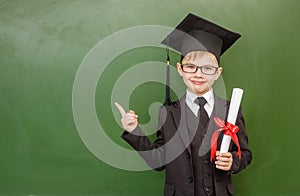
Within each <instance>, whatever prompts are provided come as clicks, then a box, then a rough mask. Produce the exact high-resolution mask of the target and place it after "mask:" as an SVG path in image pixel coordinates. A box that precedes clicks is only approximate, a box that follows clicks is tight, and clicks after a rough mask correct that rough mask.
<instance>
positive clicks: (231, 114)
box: [220, 88, 243, 153]
mask: <svg viewBox="0 0 300 196" xmlns="http://www.w3.org/2000/svg"><path fill="white" fill-rule="evenodd" d="M242 97H243V89H240V88H234V89H233V91H232V96H231V100H230V106H229V111H228V116H227V122H228V123H230V124H232V125H235V123H236V118H237V115H238V111H239V108H240V104H241V100H242ZM230 142H231V137H230V136H229V135H225V134H224V135H223V139H222V143H221V148H220V153H224V152H228V149H229V145H230Z"/></svg>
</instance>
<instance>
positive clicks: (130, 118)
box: [115, 102, 138, 132]
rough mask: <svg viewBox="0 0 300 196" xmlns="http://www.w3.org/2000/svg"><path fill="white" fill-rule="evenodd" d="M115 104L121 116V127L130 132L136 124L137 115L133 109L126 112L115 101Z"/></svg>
mask: <svg viewBox="0 0 300 196" xmlns="http://www.w3.org/2000/svg"><path fill="white" fill-rule="evenodd" d="M115 106H116V107H117V109H118V110H119V112H120V114H121V116H122V119H121V123H122V126H123V129H124V130H126V131H128V132H132V131H133V130H134V129H135V128H136V127H137V125H138V120H137V119H138V115H136V114H135V112H134V111H133V110H129V112H127V113H126V112H125V110H124V108H123V107H122V106H121V105H120V104H118V103H117V102H116V103H115Z"/></svg>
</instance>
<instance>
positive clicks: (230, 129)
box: [210, 117, 242, 161]
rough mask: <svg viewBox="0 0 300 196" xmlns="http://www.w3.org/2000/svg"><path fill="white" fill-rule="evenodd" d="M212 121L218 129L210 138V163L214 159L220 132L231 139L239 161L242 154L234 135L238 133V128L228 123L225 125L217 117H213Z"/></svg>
mask: <svg viewBox="0 0 300 196" xmlns="http://www.w3.org/2000/svg"><path fill="white" fill-rule="evenodd" d="M214 121H215V123H216V125H217V126H218V127H219V128H220V129H217V130H216V131H215V132H214V133H213V135H212V138H211V151H210V160H211V161H212V160H213V159H214V158H215V155H216V150H217V141H218V137H219V134H220V132H221V131H223V132H224V134H225V135H228V136H230V137H231V139H232V141H233V142H234V143H235V145H236V146H237V147H238V152H237V154H236V155H237V156H238V157H239V159H241V156H242V152H241V148H240V144H239V139H238V137H237V135H236V133H237V132H238V131H239V127H238V126H236V125H233V124H231V123H229V122H226V124H225V122H224V121H223V120H222V119H221V118H218V117H215V118H214Z"/></svg>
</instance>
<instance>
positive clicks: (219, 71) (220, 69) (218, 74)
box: [215, 67, 223, 80]
mask: <svg viewBox="0 0 300 196" xmlns="http://www.w3.org/2000/svg"><path fill="white" fill-rule="evenodd" d="M222 71H223V68H222V67H219V68H218V71H217V73H216V77H215V80H218V78H219V77H220V75H221V73H222Z"/></svg>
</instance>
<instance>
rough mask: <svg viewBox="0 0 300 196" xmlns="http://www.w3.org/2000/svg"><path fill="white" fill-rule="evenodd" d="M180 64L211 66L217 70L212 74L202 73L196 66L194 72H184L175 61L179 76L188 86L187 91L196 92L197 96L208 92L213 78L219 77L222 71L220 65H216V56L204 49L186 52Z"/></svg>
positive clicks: (213, 80)
mask: <svg viewBox="0 0 300 196" xmlns="http://www.w3.org/2000/svg"><path fill="white" fill-rule="evenodd" d="M181 63H182V64H189V63H191V64H194V65H197V66H200V67H201V66H207V65H208V66H213V67H215V68H217V71H216V73H215V74H213V75H206V74H203V73H202V72H201V70H200V68H198V70H197V72H196V73H185V72H184V71H183V70H182V68H181V65H180V63H177V70H178V73H179V75H180V76H182V78H183V81H184V83H185V85H186V87H187V88H188V91H190V92H192V93H194V94H196V95H197V96H201V95H203V94H204V93H206V92H208V91H209V90H210V89H211V87H212V85H213V84H214V82H215V80H217V79H218V78H219V76H220V75H221V73H222V67H219V66H218V61H217V59H216V57H215V56H214V55H213V54H212V53H210V52H205V51H193V52H190V53H188V54H187V55H186V56H185V57H184V58H183V60H182V62H181Z"/></svg>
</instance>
